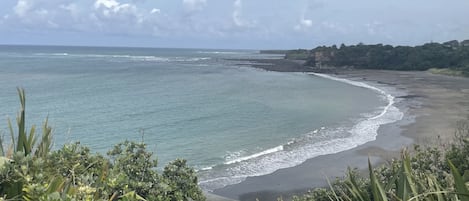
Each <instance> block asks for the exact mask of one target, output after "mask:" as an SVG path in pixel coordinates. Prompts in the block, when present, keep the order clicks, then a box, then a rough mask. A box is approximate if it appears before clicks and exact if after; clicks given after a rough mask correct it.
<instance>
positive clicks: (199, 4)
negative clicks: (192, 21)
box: [182, 0, 207, 12]
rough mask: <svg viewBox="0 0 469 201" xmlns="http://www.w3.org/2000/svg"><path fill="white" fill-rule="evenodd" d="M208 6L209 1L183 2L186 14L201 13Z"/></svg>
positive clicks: (194, 0)
mask: <svg viewBox="0 0 469 201" xmlns="http://www.w3.org/2000/svg"><path fill="white" fill-rule="evenodd" d="M206 4H207V0H183V1H182V5H183V7H184V10H185V11H186V12H195V11H201V10H203V8H204V7H205V5H206Z"/></svg>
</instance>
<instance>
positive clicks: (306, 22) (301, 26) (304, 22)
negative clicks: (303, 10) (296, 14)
mask: <svg viewBox="0 0 469 201" xmlns="http://www.w3.org/2000/svg"><path fill="white" fill-rule="evenodd" d="M312 26H313V20H310V19H304V18H303V19H301V20H300V22H299V23H298V24H296V25H295V26H294V27H293V28H294V29H295V30H296V31H300V30H306V29H308V28H310V27H312Z"/></svg>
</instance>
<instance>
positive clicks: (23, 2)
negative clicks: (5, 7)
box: [13, 0, 33, 17]
mask: <svg viewBox="0 0 469 201" xmlns="http://www.w3.org/2000/svg"><path fill="white" fill-rule="evenodd" d="M32 7H33V3H32V2H30V1H28V0H19V1H18V3H17V4H16V6H15V7H14V8H13V10H14V11H15V14H16V15H18V16H19V17H24V16H26V15H27V14H28V13H29V11H30V10H31V9H32Z"/></svg>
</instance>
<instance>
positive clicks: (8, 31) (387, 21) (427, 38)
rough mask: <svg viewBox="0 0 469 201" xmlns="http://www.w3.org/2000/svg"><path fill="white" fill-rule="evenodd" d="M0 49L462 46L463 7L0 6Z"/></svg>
mask: <svg viewBox="0 0 469 201" xmlns="http://www.w3.org/2000/svg"><path fill="white" fill-rule="evenodd" d="M1 4H2V5H1V6H0V44H32V45H79V46H131V47H174V48H215V49H217V48H218V49H297V48H314V47H316V46H319V45H332V44H337V45H339V44H341V43H344V44H347V45H350V44H357V43H360V42H362V43H365V44H376V43H383V44H391V45H419V44H423V43H427V42H432V41H433V42H444V41H449V40H454V39H455V40H465V39H469V11H468V10H469V1H468V0H354V1H351V0H2V2H1Z"/></svg>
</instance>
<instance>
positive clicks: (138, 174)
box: [0, 89, 205, 201]
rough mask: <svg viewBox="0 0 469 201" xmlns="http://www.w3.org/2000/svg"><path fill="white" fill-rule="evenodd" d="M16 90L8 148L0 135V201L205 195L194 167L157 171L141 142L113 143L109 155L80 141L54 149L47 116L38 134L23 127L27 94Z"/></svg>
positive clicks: (171, 200)
mask: <svg viewBox="0 0 469 201" xmlns="http://www.w3.org/2000/svg"><path fill="white" fill-rule="evenodd" d="M18 93H19V97H20V103H21V105H20V106H21V107H20V112H19V113H18V118H17V130H16V132H15V131H14V128H13V126H12V124H11V122H10V121H8V124H9V130H10V133H11V143H10V145H9V146H8V147H7V149H4V147H3V145H4V142H3V139H0V145H1V146H0V200H39V201H42V200H43V201H46V200H47V201H48V200H68V201H72V200H125V201H134V200H161V201H175V200H205V197H204V196H203V194H202V191H201V190H200V188H199V187H198V185H197V177H196V174H195V171H194V170H193V169H192V168H190V167H188V166H187V164H186V162H185V161H184V160H181V159H178V160H175V161H174V162H172V163H170V164H169V165H167V166H166V167H165V170H164V172H163V173H162V174H160V173H158V172H157V170H156V167H157V161H156V160H155V159H153V158H154V157H153V154H152V153H150V152H147V150H146V145H145V144H144V143H135V142H129V141H125V142H123V143H120V144H117V145H116V146H115V147H114V148H113V149H112V150H111V151H109V153H108V157H105V156H102V155H100V154H93V153H91V151H90V149H89V148H87V147H85V146H82V145H80V143H71V144H66V145H64V146H63V147H62V148H61V149H59V150H52V149H51V145H52V129H51V128H50V127H49V126H48V121H47V120H46V121H45V122H44V124H43V126H42V130H43V132H42V136H41V137H40V138H37V136H36V129H35V126H32V127H31V129H30V130H29V132H27V129H26V118H25V102H26V98H25V93H24V91H23V90H22V89H18ZM38 139H39V141H38Z"/></svg>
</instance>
